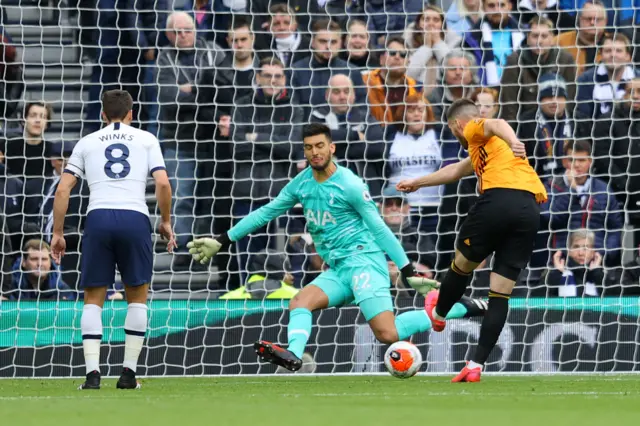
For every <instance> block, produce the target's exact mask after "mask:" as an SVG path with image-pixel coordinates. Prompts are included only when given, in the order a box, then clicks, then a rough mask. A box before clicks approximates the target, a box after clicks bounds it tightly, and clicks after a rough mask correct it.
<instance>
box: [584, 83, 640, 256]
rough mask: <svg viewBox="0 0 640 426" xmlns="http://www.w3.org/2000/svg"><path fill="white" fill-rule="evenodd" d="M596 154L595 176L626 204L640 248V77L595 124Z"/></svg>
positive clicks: (594, 144)
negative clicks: (606, 183) (609, 111)
mask: <svg viewBox="0 0 640 426" xmlns="http://www.w3.org/2000/svg"><path fill="white" fill-rule="evenodd" d="M582 136H584V135H582ZM589 136H590V135H589ZM593 157H594V160H593V174H594V176H596V177H598V178H599V179H602V180H605V181H608V182H609V186H610V187H611V190H612V191H613V192H614V193H615V194H616V197H617V198H618V201H619V202H620V203H621V204H622V205H623V206H625V211H626V212H627V215H628V218H629V223H630V225H631V226H632V227H633V229H634V231H633V233H634V246H635V247H640V78H639V77H636V78H634V79H633V80H631V81H629V82H628V84H627V85H626V94H625V96H624V97H623V99H621V100H620V101H618V102H615V103H614V104H613V110H612V112H611V113H610V114H608V115H605V116H602V117H601V118H600V119H599V120H598V121H597V122H596V123H595V128H594V132H593Z"/></svg>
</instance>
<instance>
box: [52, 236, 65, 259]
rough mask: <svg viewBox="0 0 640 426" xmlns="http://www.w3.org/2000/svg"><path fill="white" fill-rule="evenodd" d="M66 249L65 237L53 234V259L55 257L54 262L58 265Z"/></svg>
mask: <svg viewBox="0 0 640 426" xmlns="http://www.w3.org/2000/svg"><path fill="white" fill-rule="evenodd" d="M66 249H67V242H66V241H65V240H64V235H60V234H53V238H52V239H51V257H53V261H54V262H56V263H57V264H58V265H59V264H60V261H61V260H62V256H64V252H65V250H66Z"/></svg>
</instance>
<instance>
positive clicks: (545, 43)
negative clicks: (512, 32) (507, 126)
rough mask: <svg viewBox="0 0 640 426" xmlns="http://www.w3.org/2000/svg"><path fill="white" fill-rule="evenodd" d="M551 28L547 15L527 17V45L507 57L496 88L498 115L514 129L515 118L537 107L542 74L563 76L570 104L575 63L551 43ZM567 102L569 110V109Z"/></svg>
mask: <svg viewBox="0 0 640 426" xmlns="http://www.w3.org/2000/svg"><path fill="white" fill-rule="evenodd" d="M553 28H554V27H553V22H551V21H550V20H549V19H547V18H542V17H536V18H533V19H532V20H531V21H529V32H528V33H527V41H526V46H527V49H520V50H518V51H516V52H514V53H512V54H511V55H509V57H508V58H507V66H506V67H505V69H504V73H503V74H502V87H501V90H500V94H501V102H500V103H501V105H502V114H501V117H502V118H504V119H505V120H507V121H509V122H510V123H511V126H512V127H513V128H514V129H515V128H517V123H516V120H517V119H518V118H520V117H522V115H523V114H525V113H528V112H535V111H536V110H537V109H538V81H539V80H540V78H541V76H542V75H543V74H546V73H555V74H558V75H560V76H561V78H563V79H564V81H565V82H566V84H567V99H568V100H569V101H570V102H571V105H573V100H574V98H575V94H576V88H575V84H574V82H575V80H576V63H575V61H574V60H573V57H572V56H571V55H570V54H569V53H568V52H567V51H566V50H564V49H560V48H558V47H554V46H553ZM571 105H570V108H569V110H570V111H572V110H573V108H572V107H571ZM516 130H517V129H516Z"/></svg>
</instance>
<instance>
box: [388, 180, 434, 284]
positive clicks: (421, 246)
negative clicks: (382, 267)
mask: <svg viewBox="0 0 640 426" xmlns="http://www.w3.org/2000/svg"><path fill="white" fill-rule="evenodd" d="M410 211H411V207H410V205H409V203H408V202H407V200H406V195H405V194H403V193H401V192H399V191H398V190H397V189H396V188H395V186H393V185H388V186H386V187H385V188H384V190H383V191H382V204H381V206H380V215H381V216H382V218H383V219H384V222H385V223H386V224H387V226H388V227H389V229H391V231H392V232H393V233H394V235H395V236H396V237H397V238H398V239H399V240H400V243H401V244H402V248H403V249H404V251H405V253H407V257H408V258H409V260H410V261H411V262H412V263H413V265H414V267H415V268H416V270H418V271H419V272H420V273H422V274H424V275H425V276H428V277H429V278H433V276H434V273H433V269H434V268H435V261H436V259H435V258H436V256H435V253H436V248H435V244H434V243H433V240H432V239H430V238H429V237H428V236H426V235H420V233H418V230H417V229H416V228H415V227H414V226H413V225H412V224H411V214H410ZM387 264H388V267H389V275H390V277H391V282H392V283H393V286H394V287H396V288H398V289H403V290H409V289H407V288H405V287H404V286H403V285H402V280H400V279H398V278H399V277H400V270H399V269H398V266H397V265H396V264H395V263H393V262H392V261H391V260H389V259H387Z"/></svg>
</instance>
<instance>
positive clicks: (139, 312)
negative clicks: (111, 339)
mask: <svg viewBox="0 0 640 426" xmlns="http://www.w3.org/2000/svg"><path fill="white" fill-rule="evenodd" d="M146 331H147V305H144V304H142V303H129V307H128V308H127V317H126V318H125V320H124V332H125V338H124V363H123V364H122V366H123V367H124V368H128V369H130V370H131V371H133V372H134V373H135V371H136V368H137V367H138V358H139V357H140V352H141V351H142V345H143V344H144V335H145V333H146Z"/></svg>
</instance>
